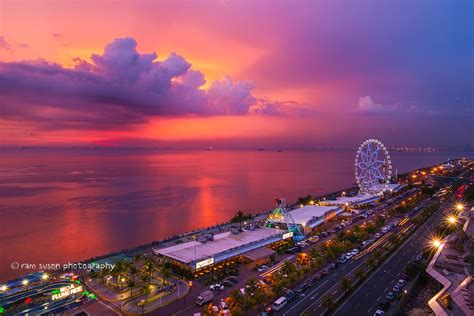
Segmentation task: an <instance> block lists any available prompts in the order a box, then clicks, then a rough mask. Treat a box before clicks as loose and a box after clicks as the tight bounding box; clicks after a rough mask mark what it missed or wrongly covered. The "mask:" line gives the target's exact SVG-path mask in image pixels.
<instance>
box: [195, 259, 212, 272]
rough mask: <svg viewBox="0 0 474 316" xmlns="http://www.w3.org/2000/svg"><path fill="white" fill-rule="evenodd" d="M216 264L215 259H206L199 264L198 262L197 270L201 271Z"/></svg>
mask: <svg viewBox="0 0 474 316" xmlns="http://www.w3.org/2000/svg"><path fill="white" fill-rule="evenodd" d="M213 263H214V258H209V259H206V260H203V261H199V262H196V270H197V269H201V268H203V267H205V266H208V265H210V264H213Z"/></svg>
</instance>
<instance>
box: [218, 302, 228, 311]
mask: <svg viewBox="0 0 474 316" xmlns="http://www.w3.org/2000/svg"><path fill="white" fill-rule="evenodd" d="M219 308H220V309H221V310H222V311H223V312H224V313H225V312H226V311H228V310H229V306H228V305H227V303H226V302H225V301H224V300H223V299H222V300H221V302H220V303H219Z"/></svg>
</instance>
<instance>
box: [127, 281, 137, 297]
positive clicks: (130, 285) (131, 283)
mask: <svg viewBox="0 0 474 316" xmlns="http://www.w3.org/2000/svg"><path fill="white" fill-rule="evenodd" d="M135 286H136V284H135V280H132V279H129V280H128V281H127V288H129V289H130V297H132V292H133V288H134V287H135Z"/></svg>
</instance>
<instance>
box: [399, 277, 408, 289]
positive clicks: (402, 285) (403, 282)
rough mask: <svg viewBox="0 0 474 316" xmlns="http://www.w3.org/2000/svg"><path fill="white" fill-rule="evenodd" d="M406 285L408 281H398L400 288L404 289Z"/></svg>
mask: <svg viewBox="0 0 474 316" xmlns="http://www.w3.org/2000/svg"><path fill="white" fill-rule="evenodd" d="M406 284H407V281H405V280H404V279H400V280H398V283H397V285H399V286H400V287H404V286H405V285H406Z"/></svg>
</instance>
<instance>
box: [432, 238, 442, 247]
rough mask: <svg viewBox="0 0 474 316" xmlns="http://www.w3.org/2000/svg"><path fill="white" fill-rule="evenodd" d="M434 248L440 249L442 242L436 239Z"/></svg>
mask: <svg viewBox="0 0 474 316" xmlns="http://www.w3.org/2000/svg"><path fill="white" fill-rule="evenodd" d="M433 246H435V247H436V248H439V247H440V246H441V241H440V240H439V239H434V240H433Z"/></svg>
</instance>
